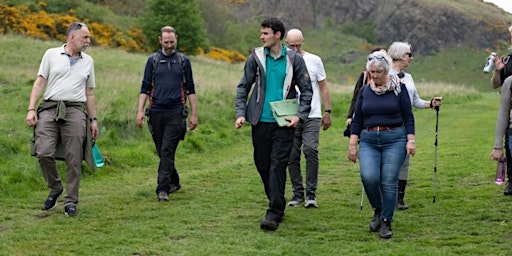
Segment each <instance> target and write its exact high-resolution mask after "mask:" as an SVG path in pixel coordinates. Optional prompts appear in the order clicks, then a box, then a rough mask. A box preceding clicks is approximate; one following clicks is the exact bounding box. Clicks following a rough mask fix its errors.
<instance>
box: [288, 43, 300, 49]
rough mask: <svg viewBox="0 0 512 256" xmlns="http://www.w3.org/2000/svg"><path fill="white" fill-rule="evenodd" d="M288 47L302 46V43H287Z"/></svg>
mask: <svg viewBox="0 0 512 256" xmlns="http://www.w3.org/2000/svg"><path fill="white" fill-rule="evenodd" d="M288 47H290V48H300V47H302V44H289V45H288Z"/></svg>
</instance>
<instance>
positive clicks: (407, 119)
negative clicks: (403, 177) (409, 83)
mask: <svg viewBox="0 0 512 256" xmlns="http://www.w3.org/2000/svg"><path fill="white" fill-rule="evenodd" d="M404 89H405V90H404ZM400 105H401V110H402V118H403V120H404V125H405V128H406V130H407V143H406V146H405V147H406V150H407V155H412V156H414V154H415V153H416V139H415V135H414V133H415V127H414V114H413V112H412V107H411V100H410V98H409V93H408V91H407V90H406V86H405V85H402V93H400Z"/></svg>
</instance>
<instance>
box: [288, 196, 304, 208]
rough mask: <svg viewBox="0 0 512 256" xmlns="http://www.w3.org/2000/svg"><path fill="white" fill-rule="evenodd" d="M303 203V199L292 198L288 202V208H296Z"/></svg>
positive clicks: (298, 197)
mask: <svg viewBox="0 0 512 256" xmlns="http://www.w3.org/2000/svg"><path fill="white" fill-rule="evenodd" d="M303 202H304V198H302V197H300V196H293V198H292V200H290V202H288V206H292V207H297V206H300V204H302V203H303Z"/></svg>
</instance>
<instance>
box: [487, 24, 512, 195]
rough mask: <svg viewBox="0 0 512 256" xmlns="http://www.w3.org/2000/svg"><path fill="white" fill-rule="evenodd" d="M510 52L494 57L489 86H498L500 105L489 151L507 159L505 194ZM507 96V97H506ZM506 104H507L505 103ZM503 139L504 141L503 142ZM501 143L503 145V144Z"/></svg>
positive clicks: (510, 158)
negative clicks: (493, 137)
mask: <svg viewBox="0 0 512 256" xmlns="http://www.w3.org/2000/svg"><path fill="white" fill-rule="evenodd" d="M508 31H509V32H510V40H511V42H512V26H510V27H509V28H508ZM511 57H512V53H511V54H509V55H507V56H504V57H501V58H495V65H494V73H493V75H492V78H491V86H492V87H493V88H494V89H498V88H500V107H499V111H498V118H497V120H496V133H495V141H494V147H493V150H492V153H491V157H492V159H493V160H496V161H499V160H500V159H502V158H503V157H505V158H506V161H507V180H508V181H507V185H506V186H505V189H504V190H503V194H504V195H506V196H510V195H512V182H511V179H512V155H511V152H510V145H509V143H510V139H509V134H510V127H509V126H510V115H511V113H510V86H511V85H510V83H512V82H511V81H509V82H508V83H507V80H510V79H508V78H509V77H510V76H511V75H512V61H510V58H511ZM506 97H508V98H506ZM507 104H508V105H507ZM503 140H504V141H505V143H503ZM503 144H504V145H505V146H503ZM503 148H505V155H503Z"/></svg>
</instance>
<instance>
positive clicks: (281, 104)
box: [270, 99, 299, 127]
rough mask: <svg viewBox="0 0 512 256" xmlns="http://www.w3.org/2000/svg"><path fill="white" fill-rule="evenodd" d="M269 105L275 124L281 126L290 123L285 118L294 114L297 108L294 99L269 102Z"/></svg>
mask: <svg viewBox="0 0 512 256" xmlns="http://www.w3.org/2000/svg"><path fill="white" fill-rule="evenodd" d="M270 107H271V108H272V115H274V118H275V119H276V122H277V125H279V126H281V127H283V126H287V125H288V124H290V122H289V121H288V120H286V119H285V118H289V117H293V116H296V115H297V113H298V110H299V105H298V104H297V100H296V99H286V100H281V101H274V102H270Z"/></svg>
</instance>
